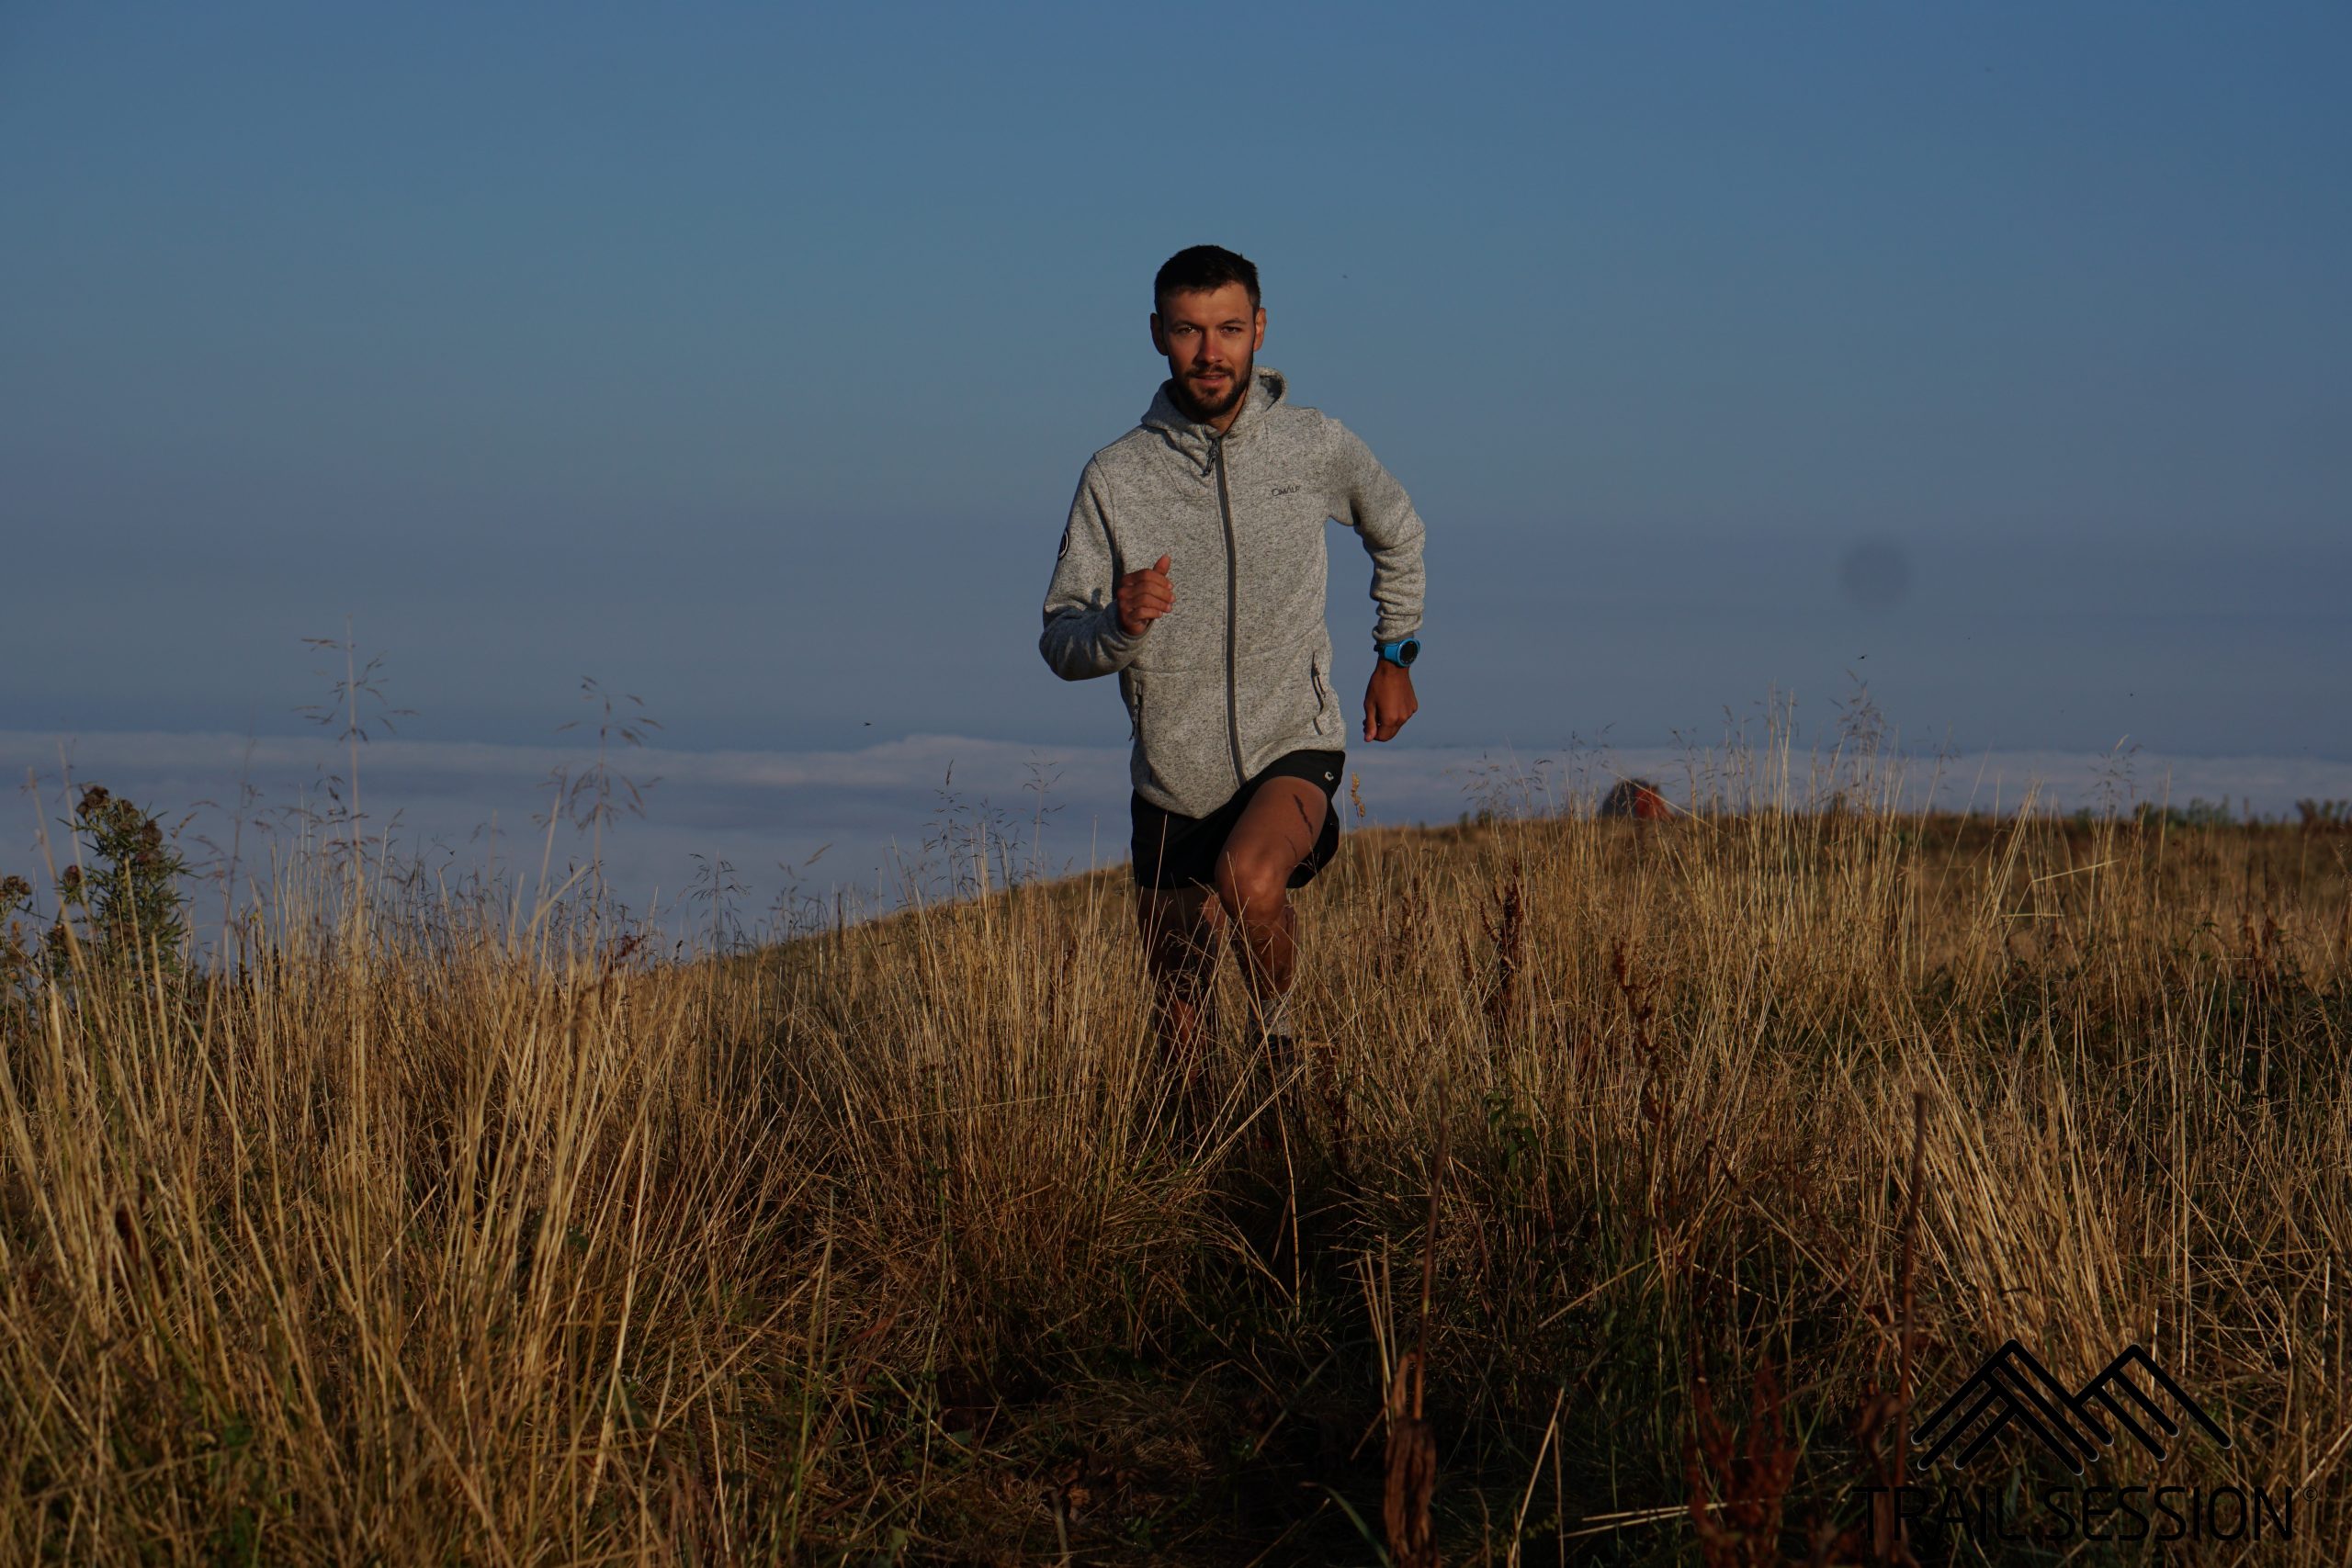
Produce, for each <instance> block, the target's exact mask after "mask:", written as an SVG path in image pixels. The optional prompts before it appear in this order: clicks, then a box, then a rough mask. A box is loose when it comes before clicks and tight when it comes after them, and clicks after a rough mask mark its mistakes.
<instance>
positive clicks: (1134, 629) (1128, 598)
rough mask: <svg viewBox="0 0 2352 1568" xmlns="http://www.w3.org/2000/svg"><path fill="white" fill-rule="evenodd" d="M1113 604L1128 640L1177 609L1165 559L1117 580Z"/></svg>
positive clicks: (1141, 634) (1141, 633)
mask: <svg viewBox="0 0 2352 1568" xmlns="http://www.w3.org/2000/svg"><path fill="white" fill-rule="evenodd" d="M1116 602H1117V604H1118V606H1119V629H1120V630H1121V631H1123V632H1125V633H1126V634H1127V635H1128V636H1129V637H1141V636H1143V634H1144V633H1146V632H1148V631H1149V630H1150V629H1151V623H1152V622H1154V621H1156V620H1158V619H1159V617H1160V616H1162V615H1166V614H1168V612H1169V611H1170V610H1172V609H1174V608H1175V607H1176V590H1175V589H1174V588H1172V587H1171V586H1170V584H1169V581H1168V558H1167V557H1166V556H1162V557H1160V558H1159V561H1158V562H1157V563H1156V564H1154V565H1151V566H1148V567H1146V568H1144V569H1143V570H1141V571H1131V572H1129V573H1127V575H1126V576H1125V577H1123V578H1121V579H1119V589H1118V594H1117V600H1116Z"/></svg>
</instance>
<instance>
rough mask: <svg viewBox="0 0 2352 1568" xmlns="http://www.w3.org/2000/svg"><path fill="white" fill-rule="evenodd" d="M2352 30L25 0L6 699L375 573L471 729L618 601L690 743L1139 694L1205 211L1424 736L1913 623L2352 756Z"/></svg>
mask: <svg viewBox="0 0 2352 1568" xmlns="http://www.w3.org/2000/svg"><path fill="white" fill-rule="evenodd" d="M2347 46H2352V13H2346V11H2344V10H2343V9H2342V8H2340V7H2325V6H2259V7H2219V6H2145V5H2133V6H2087V5H2085V6H1964V7H1963V6H1940V7H1919V6H1906V7H1891V6H1805V7H1793V6H1770V7H1767V6H1671V7H1668V6H1640V7H1634V6H1611V7H1591V8H1575V9H1555V8H1542V9H1540V10H1539V9H1538V8H1534V7H1510V8H1495V9H1484V10H1471V11H1468V12H1464V10H1462V9H1461V8H1458V7H1444V8H1440V7H1436V6H1410V7H1402V6H1397V7H1377V6H1374V7H1367V6H1250V7H1218V6H1197V7H1193V8H1190V9H1187V10H1185V11H1183V12H1182V13H1171V12H1170V11H1168V10H1167V9H1166V8H1161V7H1154V8H1144V7H1106V6H1069V7H1053V6H990V7H978V6H923V7H905V6H873V7H821V8H820V7H794V8H788V9H787V8H780V7H774V6H693V7H681V8H660V9H657V8H653V7H623V6H562V7H555V6H534V7H520V6H495V5H489V6H485V5H466V6H455V5H449V6H434V5H413V6H399V7H328V6H311V5H285V6H252V5H243V4H235V3H218V4H209V5H206V6H200V7H197V6H66V5H62V4H41V3H38V0H16V3H15V4H11V5H9V6H6V8H5V9H0V211H5V212H6V213H7V215H8V217H7V220H6V226H7V240H6V243H5V244H0V297H5V298H6V299H7V300H8V302H9V307H8V309H7V310H6V311H5V312H0V529H5V532H6V548H7V558H8V560H9V563H10V567H11V570H10V573H9V577H8V581H9V585H10V588H11V590H12V591H11V592H10V593H9V603H8V606H7V611H6V615H5V617H0V730H8V731H11V732H17V733H43V734H100V733H107V732H118V731H142V732H153V731H184V732H199V731H200V732H219V731H228V732H237V733H243V732H247V731H250V732H253V733H256V734H260V735H265V736H268V735H280V736H284V735H295V734H300V733H304V732H305V730H304V726H303V724H302V721H301V720H300V717H299V716H297V715H296V713H295V711H294V710H295V709H296V708H297V707H298V706H299V705H302V704H304V703H308V702H311V701H314V700H316V699H317V697H318V695H319V694H320V692H321V690H322V686H323V683H324V682H322V680H321V679H320V678H319V677H318V676H317V675H315V674H314V673H313V671H315V670H316V669H317V668H318V664H319V661H318V660H317V659H316V658H315V657H314V656H313V655H311V653H310V652H308V651H307V650H305V649H303V647H302V646H301V641H300V639H301V638H303V637H324V636H333V635H339V634H340V631H341V629H342V626H343V617H344V616H345V615H346V614H347V615H351V616H353V617H354V621H355V624H356V628H357V634H358V637H359V639H360V641H361V643H362V644H363V646H365V647H366V648H368V649H370V650H372V651H377V652H380V653H381V654H382V655H383V657H384V660H385V666H384V669H385V674H386V677H387V681H388V689H389V690H390V694H391V695H392V697H393V698H394V700H395V701H396V702H397V703H399V704H400V705H402V706H406V707H410V708H413V709H415V710H416V716H415V717H413V719H410V720H407V721H405V724H404V728H403V733H404V734H405V735H410V736H416V737H422V738H423V739H428V740H435V741H450V742H481V743H499V744H517V745H520V744H533V743H547V742H550V741H552V740H553V739H554V737H553V735H552V734H551V732H552V731H553V729H554V727H555V726H556V725H558V724H560V723H562V722H563V721H565V720H566V719H569V718H571V717H572V716H573V709H574V707H575V706H576V702H575V694H576V690H577V687H578V684H579V681H580V679H581V677H582V676H583V675H594V676H595V677H597V678H598V679H599V680H601V681H603V682H605V683H606V684H607V685H609V686H612V687H615V688H616V689H620V690H626V691H631V692H635V693H638V694H640V695H642V696H643V697H644V698H645V700H646V702H647V704H648V705H649V707H650V710H651V711H653V712H655V713H656V714H658V715H659V716H661V717H662V721H663V723H664V725H665V726H666V728H665V730H664V739H665V743H666V744H669V745H672V746H675V747H679V748H685V749H702V750H727V749H759V750H775V751H800V750H828V751H830V750H844V749H854V748H856V747H859V746H863V745H866V744H869V743H872V742H875V741H891V740H895V739H899V738H902V737H906V736H909V735H917V734H922V735H951V736H953V735H961V736H967V737H973V738H977V739H982V740H986V741H988V742H989V743H992V744H1017V745H1027V746H1036V747H1044V748H1048V749H1050V748H1054V747H1080V746H1096V745H1103V744H1106V743H1109V742H1111V741H1114V740H1118V739H1123V738H1124V728H1125V727H1124V724H1123V722H1122V721H1123V715H1122V714H1121V711H1120V709H1119V706H1118V703H1117V699H1116V695H1115V694H1114V692H1113V691H1112V689H1111V686H1110V683H1109V682H1098V683H1095V684H1091V685H1080V686H1066V685H1064V684H1063V683H1061V682H1057V681H1056V680H1055V679H1054V678H1053V677H1052V675H1051V674H1050V672H1048V671H1046V668H1045V666H1044V664H1043V662H1042V660H1039V658H1038V657H1037V654H1036V651H1035V639H1036V633H1037V626H1038V613H1039V604H1040V601H1041V600H1042V597H1043V594H1044V590H1045V585H1046V579H1047V577H1048V575H1049V574H1050V570H1051V568H1052V564H1053V552H1054V546H1055V543H1056V541H1057V537H1058V535H1059V531H1060V527H1061V523H1062V519H1063V516H1064V514H1065V513H1066V511H1067V508H1068V505H1069V494H1070V490H1071V486H1072V484H1073V482H1074V480H1075V477H1076V475H1077V472H1078V469H1079V467H1080V464H1081V463H1082V462H1083V461H1084V459H1085V457H1086V456H1087V454H1088V453H1090V452H1091V450H1093V449H1094V448H1095V447H1096V446H1101V445H1103V444H1104V443H1106V442H1108V441H1109V440H1111V439H1113V438H1114V437H1115V436H1116V435H1117V434H1120V432H1121V431H1122V430H1124V429H1125V428H1126V427H1128V426H1129V425H1131V424H1132V423H1133V422H1134V420H1135V418H1136V415H1137V414H1138V413H1139V412H1141V411H1142V409H1143V407H1144V406H1145V404H1146V402H1147V401H1148V398H1149V396H1150V393H1151V390H1152V388H1153V387H1154V385H1155V384H1156V383H1157V381H1158V379H1159V376H1160V375H1161V374H1162V371H1163V367H1161V366H1160V364H1159V362H1158V361H1156V360H1155V359H1154V358H1153V357H1152V356H1151V355H1150V351H1149V347H1148V342H1147V339H1146V336H1145V330H1144V316H1145V312H1146V311H1147V310H1148V303H1149V301H1148V279H1149V276H1150V274H1151V272H1152V270H1153V268H1154V267H1155V266H1156V265H1158V263H1159V261H1160V259H1162V258H1163V257H1164V256H1165V255H1166V254H1168V253H1169V252H1170V251H1172V250H1174V249H1176V248H1178V247H1179V246H1182V245H1184V244H1188V243H1195V242H1200V241H1216V242H1218V243H1226V244H1229V245H1232V246H1234V247H1236V248H1238V249H1239V250H1241V251H1243V252H1245V253H1247V254H1250V256H1252V257H1253V258H1254V259H1255V260H1256V261H1257V262H1258V264H1259V265H1260V266H1261V271H1262V273H1263V276H1264V280H1265V285H1266V289H1267V300H1266V303H1267V307H1268V314H1269V320H1270V324H1269V331H1268V341H1267V344H1266V348H1265V350H1264V351H1263V354H1262V355H1261V358H1262V360H1263V361H1264V362H1265V363H1268V364H1271V365H1274V366H1277V367H1281V368H1282V369H1283V371H1284V372H1285V373H1286V374H1287V375H1289V376H1290V378H1292V385H1293V392H1294V396H1295V397H1297V398H1299V399H1300V400H1303V401H1306V402H1309V403H1312V404H1315V405H1317V406H1319V407H1322V408H1325V409H1327V410H1329V412H1332V413H1334V414H1336V415H1338V416H1339V417H1340V418H1342V419H1344V420H1346V421H1347V422H1348V423H1349V424H1350V425H1351V427H1352V428H1354V429H1355V430H1357V431H1358V432H1359V433H1361V434H1363V435H1364V436H1365V438H1366V439H1367V440H1368V441H1369V442H1370V443H1371V444H1372V446H1373V448H1374V451H1375V452H1377V453H1378V454H1379V455H1380V456H1381V457H1382V458H1383V459H1384V461H1385V462H1386V463H1387V465H1388V466H1389V468H1391V469H1392V470H1393V471H1394V472H1396V473H1397V476H1398V477H1399V478H1400V479H1402V480H1403V481H1404V482H1405V483H1406V485H1407V486H1408V489H1409V490H1410V491H1412V493H1413V495H1414V498H1415V501H1416V502H1417V503H1418V505H1419V509H1420V511H1421V513H1422V514H1423V516H1424V517H1425V518H1426V519H1427V522H1428V525H1429V544H1428V562H1429V573H1430V591H1429V606H1428V620H1427V623H1426V626H1425V633H1426V637H1427V642H1428V649H1429V651H1428V656H1427V658H1426V660H1425V661H1424V663H1423V665H1422V666H1421V667H1420V669H1419V671H1417V677H1418V683H1419V694H1420V698H1421V703H1422V712H1421V714H1420V716H1419V717H1418V718H1417V719H1416V720H1415V722H1414V724H1413V726H1412V727H1411V728H1408V730H1407V731H1406V733H1405V736H1404V738H1403V739H1400V740H1399V741H1398V742H1397V743H1396V744H1397V746H1398V747H1400V748H1406V749H1409V748H1411V747H1414V746H1446V747H1455V748H1462V747H1470V748H1476V747H1483V746H1488V745H1498V744H1509V745H1512V746H1518V747H1522V748H1541V747H1544V746H1551V745H1556V744H1558V743H1559V742H1560V740H1561V739H1562V738H1564V737H1566V736H1568V735H1570V734H1583V735H1589V734H1593V733H1598V732H1605V733H1607V734H1608V735H1609V736H1611V738H1612V739H1614V740H1616V741H1617V742H1619V743H1622V744H1626V745H1633V746H1660V745H1668V744H1670V743H1671V742H1672V741H1673V739H1674V738H1675V737H1677V736H1680V735H1689V734H1691V733H1692V732H1694V731H1713V730H1719V729H1720V728H1721V725H1722V721H1723V716H1724V712H1725V710H1726V709H1730V710H1733V711H1735V712H1738V711H1745V710H1747V709H1749V708H1751V707H1752V706H1753V705H1755V704H1757V703H1758V702H1759V701H1761V700H1762V699H1763V698H1764V696H1765V694H1766V692H1767V690H1768V689H1770V688H1773V687H1777V688H1779V689H1781V690H1782V691H1793V692H1795V693H1796V694H1798V700H1799V707H1800V716H1801V718H1803V717H1804V716H1807V715H1810V716H1814V717H1815V719H1817V720H1825V719H1826V716H1827V714H1828V708H1829V704H1830V703H1831V701H1832V700H1833V699H1835V698H1837V697H1838V696H1840V695H1842V694H1845V692H1846V691H1847V690H1848V687H1849V680H1850V679H1852V678H1853V677H1857V676H1859V677H1862V678H1867V679H1868V681H1869V682H1870V685H1871V693H1872V694H1873V696H1874V698H1875V699H1876V701H1877V702H1878V703H1879V705H1881V706H1882V707H1883V709H1884V710H1885V711H1886V713H1887V715H1888V716H1889V717H1890V719H1892V720H1893V721H1894V723H1895V724H1897V725H1898V726H1899V727H1900V728H1901V730H1902V733H1903V735H1904V737H1905V739H1906V740H1909V741H1916V742H1918V743H1921V744H1928V743H1939V742H1949V743H1950V744H1951V745H1954V746H1957V747H1960V748H1962V749H1969V748H1978V749H1982V748H1996V749H2007V750H2067V751H2077V752H2088V753H2095V752H2100V751H2104V750H2107V749H2109V748H2110V747H2112V746H2114V745H2115V744H2116V743H2117V742H2118V740H2119V739H2123V738H2126V737H2128V738H2129V739H2130V741H2131V742H2132V743H2136V744H2143V745H2146V746H2149V747H2152V748H2155V749H2158V750H2164V751H2166V752H2168V753H2173V754H2179V755H2192V756H2212V755H2226V754H2233V753H2264V754H2268V755H2272V756H2279V757H2290V758H2305V759H2319V760H2334V761H2346V760H2352V704H2347V703H2346V701H2345V700H2344V699H2345V695H2346V691H2345V686H2346V682H2345V676H2344V671H2346V669H2347V668H2352V629H2347V628H2348V627H2352V619H2347V617H2346V615H2345V614H2344V611H2343V604H2344V602H2345V597H2346V590H2347V589H2348V588H2352V543H2347V535H2352V530H2347V529H2346V527H2345V526H2344V525H2345V523H2346V511H2347V502H2352V440H2347V439H2346V433H2347V431H2352V290H2347V289H2346V288H2345V287H2344V279H2345V278H2346V277H2347V276H2352V182H2347V181H2346V178H2345V176H2344V171H2345V170H2346V169H2347V168H2352V95H2347V94H2346V93H2344V92H2343V91H2342V80H2343V65H2344V62H2345V61H2346V58H2347V53H2352V50H2348V49H2347ZM1332 542H1333V546H1334V550H1333V563H1334V564H1333V571H1332V579H1331V594H1330V602H1331V611H1330V619H1331V623H1332V626H1333V629H1334V637H1335V640H1336V641H1337V643H1338V645H1339V647H1340V649H1341V654H1342V659H1343V661H1345V660H1353V661H1354V668H1353V669H1352V670H1351V669H1349V668H1347V666H1346V664H1345V663H1344V662H1343V667H1342V670H1341V675H1342V678H1343V682H1345V683H1346V684H1347V685H1348V687H1349V688H1350V689H1360V688H1361V684H1362V682H1363V677H1364V676H1365V675H1366V674H1367V673H1368V672H1369V669H1370V657H1371V656H1370V651H1369V648H1368V635H1367V634H1368V630H1369V626H1370V622H1371V606H1370V604H1369V601H1368V599H1367V597H1366V596H1365V587H1366V582H1367V579H1368V568H1367V566H1366V564H1365V562H1364V559H1363V556H1362V554H1361V552H1360V551H1359V550H1358V549H1357V548H1356V547H1355V546H1354V544H1353V541H1352V539H1351V537H1350V536H1348V535H1347V534H1346V533H1345V532H1344V531H1339V530H1335V532H1334V536H1333V541H1332ZM1858 552H1859V554H1858ZM1858 559H1859V560H1860V561H1862V562H1863V563H1865V564H1867V563H1869V562H1871V561H1876V562H1879V563H1881V570H1879V571H1878V573H1877V575H1876V576H1875V577H1871V574H1870V573H1869V572H1868V571H1865V572H1864V573H1863V575H1864V577H1865V578H1868V579H1870V581H1866V582H1864V583H1862V584H1861V587H1862V588H1863V589H1864V590H1866V591H1865V592H1853V591H1850V590H1849V586H1848V584H1847V578H1846V575H1845V574H1844V573H1843V572H1842V570H1841V569H1842V568H1844V567H1845V566H1846V565H1847V564H1848V563H1850V562H1852V561H1855V560H1858ZM1888 563H1891V565H1890V564H1888Z"/></svg>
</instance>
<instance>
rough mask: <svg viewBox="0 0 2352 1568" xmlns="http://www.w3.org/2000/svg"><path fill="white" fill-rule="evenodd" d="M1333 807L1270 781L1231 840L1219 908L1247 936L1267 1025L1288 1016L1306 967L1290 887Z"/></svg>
mask: <svg viewBox="0 0 2352 1568" xmlns="http://www.w3.org/2000/svg"><path fill="white" fill-rule="evenodd" d="M1329 806H1330V803H1329V801H1327V800H1325V799H1324V798H1323V792H1322V791H1321V790H1319V789H1317V788H1316V787H1315V786H1314V785H1313V784H1309V783H1307V782H1306V780H1305V779H1293V778H1275V779H1268V780H1266V781H1265V782H1264V783H1263V784H1260V785H1259V786H1258V789H1257V792H1256V793H1255V794H1254V795H1251V796H1250V804H1249V806H1248V807H1246V808H1245V809H1244V810H1243V811H1242V813H1241V819H1240V820H1239V821H1238V822H1236V823H1235V824H1234V825H1233V831H1232V832H1230V833H1228V834H1227V835H1226V840H1225V848H1224V849H1223V850H1222V851H1221V852H1219V853H1218V855H1217V861H1216V896H1217V902H1218V903H1219V904H1221V905H1222V906H1223V907H1224V909H1225V913H1226V915H1227V917H1228V918H1229V919H1231V920H1232V921H1233V923H1234V925H1235V926H1236V927H1237V928H1238V931H1239V932H1240V935H1241V948H1242V954H1243V960H1244V962H1243V965H1242V967H1243V973H1244V977H1245V978H1246V980H1247V982H1248V985H1249V989H1250V1001H1251V1002H1252V1004H1253V1005H1254V1007H1255V1008H1256V1010H1257V1012H1258V1016H1259V1019H1260V1020H1261V1021H1263V1020H1264V1019H1266V1018H1267V1017H1268V1016H1269V1015H1271V1014H1277V1013H1279V1011H1280V1010H1281V1009H1280V1004H1281V1002H1282V1001H1283V998H1286V997H1288V996H1289V994H1290V988H1291V982H1292V978H1293V975H1294V971H1295V968H1296V965H1297V962H1298V915H1297V912H1296V911H1295V910H1294V909H1293V908H1291V905H1290V892H1289V887H1288V883H1289V881H1290V874H1291V873H1292V872H1293V871H1295V870H1296V869H1297V867H1298V863H1299V862H1301V861H1303V860H1305V859H1306V856H1307V853H1308V852H1309V851H1311V850H1313V849H1314V847H1315V839H1316V835H1317V834H1318V833H1320V832H1321V831H1322V829H1323V813H1324V812H1325V811H1327V810H1328V809H1329Z"/></svg>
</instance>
